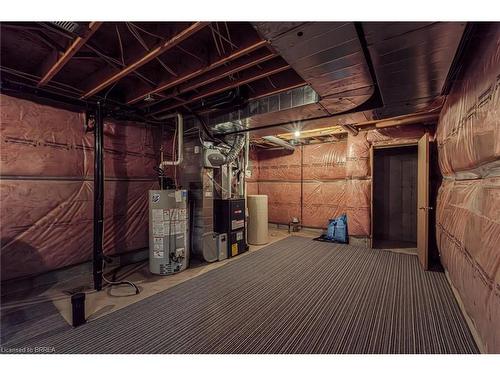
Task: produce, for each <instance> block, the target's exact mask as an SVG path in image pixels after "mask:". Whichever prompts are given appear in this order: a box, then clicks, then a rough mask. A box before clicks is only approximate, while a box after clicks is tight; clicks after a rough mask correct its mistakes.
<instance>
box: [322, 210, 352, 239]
mask: <svg viewBox="0 0 500 375" xmlns="http://www.w3.org/2000/svg"><path fill="white" fill-rule="evenodd" d="M326 238H327V239H329V240H332V241H335V242H340V243H348V234H347V215H346V214H342V215H340V216H339V217H337V218H335V219H330V221H329V222H328V228H327V230H326Z"/></svg>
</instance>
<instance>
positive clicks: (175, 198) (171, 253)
mask: <svg viewBox="0 0 500 375" xmlns="http://www.w3.org/2000/svg"><path fill="white" fill-rule="evenodd" d="M187 202H188V200H187V190H150V191H149V270H150V272H151V273H154V274H157V275H169V274H172V273H175V272H180V271H182V270H184V269H186V268H187V266H188V264H189V212H188V211H189V210H188V203H187Z"/></svg>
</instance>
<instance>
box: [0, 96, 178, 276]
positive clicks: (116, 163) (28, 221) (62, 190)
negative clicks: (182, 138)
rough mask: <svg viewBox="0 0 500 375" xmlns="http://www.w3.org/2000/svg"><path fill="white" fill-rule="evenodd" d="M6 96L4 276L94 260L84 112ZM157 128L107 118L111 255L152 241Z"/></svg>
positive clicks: (90, 141) (0, 190) (1, 165)
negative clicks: (150, 210)
mask: <svg viewBox="0 0 500 375" xmlns="http://www.w3.org/2000/svg"><path fill="white" fill-rule="evenodd" d="M0 98H1V108H0V112H1V140H0V141H1V145H2V158H1V160H0V172H1V175H2V179H1V180H0V195H1V201H2V205H1V208H0V214H1V217H2V227H1V231H0V234H1V242H2V249H1V264H2V266H1V276H2V280H6V279H12V278H16V277H22V276H29V275H35V274H39V273H42V272H46V271H50V270H53V269H57V268H60V267H65V266H69V265H72V264H77V263H81V262H84V261H87V260H89V259H91V254H92V225H93V177H92V176H93V168H94V164H93V163H94V160H93V159H94V158H93V145H94V138H93V133H92V132H86V131H85V123H84V116H83V115H82V114H81V113H75V112H70V111H66V110H61V109H57V108H53V107H50V106H45V105H40V104H37V103H34V102H31V101H27V100H22V99H18V98H13V97H9V96H6V95H1V97H0ZM157 131H158V130H155V132H157ZM159 134H160V133H158V134H153V130H152V128H150V127H148V126H146V125H142V124H135V123H128V122H109V121H107V122H105V124H104V148H105V150H104V151H105V152H104V160H105V178H106V180H105V184H104V185H105V212H104V215H105V225H104V226H105V229H104V231H105V232H104V252H105V253H106V254H114V253H120V252H126V251H131V250H137V249H141V248H146V247H147V246H148V233H147V231H148V228H147V213H148V211H147V198H146V197H147V191H148V190H149V189H151V188H152V187H154V186H156V181H157V177H156V175H155V172H154V171H153V167H154V166H155V165H157V164H158V161H157V155H158V149H159V144H158V145H156V144H154V142H153V140H157V139H159V137H158V135H159ZM165 149H167V150H168V145H165Z"/></svg>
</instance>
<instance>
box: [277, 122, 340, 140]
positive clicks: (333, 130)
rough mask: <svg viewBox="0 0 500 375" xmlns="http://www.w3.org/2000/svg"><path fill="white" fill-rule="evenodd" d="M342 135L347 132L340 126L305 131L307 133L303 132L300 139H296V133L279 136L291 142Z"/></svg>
mask: <svg viewBox="0 0 500 375" xmlns="http://www.w3.org/2000/svg"><path fill="white" fill-rule="evenodd" d="M341 133H345V130H344V129H342V128H341V127H340V126H338V125H335V126H329V127H326V128H320V129H312V130H305V131H302V132H301V133H300V135H299V136H298V137H296V136H295V134H294V133H284V134H278V137H280V138H283V139H286V140H290V139H303V138H311V137H322V136H325V135H330V136H331V135H334V134H341Z"/></svg>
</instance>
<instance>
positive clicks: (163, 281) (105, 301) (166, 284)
mask: <svg viewBox="0 0 500 375" xmlns="http://www.w3.org/2000/svg"><path fill="white" fill-rule="evenodd" d="M320 232H321V231H318V230H307V229H303V230H302V231H300V232H292V233H291V234H290V233H288V231H287V229H286V228H284V227H279V228H278V227H276V226H274V225H270V228H269V243H268V244H266V245H261V246H255V245H250V249H249V251H248V252H246V253H243V254H241V255H239V256H237V257H235V258H230V259H227V260H224V261H219V262H214V263H199V264H192V265H191V267H190V268H188V269H187V270H185V271H182V272H180V273H177V274H174V275H169V276H157V275H152V274H151V273H150V272H149V269H148V263H147V261H146V262H140V263H137V264H135V265H134V264H131V265H127V266H125V267H124V268H123V269H122V270H121V271H120V272H119V273H118V278H119V279H120V280H124V279H126V280H129V281H132V282H134V283H135V284H136V285H137V286H138V287H139V289H140V293H139V294H135V290H134V289H133V288H132V287H130V286H127V285H117V286H111V287H104V289H103V290H101V291H99V292H96V291H94V290H93V289H91V285H92V283H91V275H83V276H82V275H79V276H76V277H74V278H69V279H67V280H65V281H64V282H59V283H57V284H54V285H51V286H50V287H49V288H41V289H38V288H33V289H32V290H30V291H29V292H25V293H22V294H21V295H19V296H17V297H16V298H14V299H13V300H11V301H8V302H6V301H2V310H4V309H5V310H15V309H16V308H17V307H21V308H25V307H28V308H30V309H36V308H37V307H36V306H37V305H38V304H43V303H47V302H51V303H52V304H53V306H54V307H55V308H56V309H57V311H59V313H60V314H61V316H62V317H63V318H64V319H65V320H66V321H67V322H68V324H71V320H72V316H71V294H73V293H75V292H85V293H86V301H85V310H86V316H87V319H88V320H89V321H91V320H95V319H98V318H100V317H102V316H105V315H107V314H109V313H111V312H114V311H117V310H120V309H122V308H123V307H126V306H129V305H131V304H134V303H136V302H138V301H141V300H143V299H145V298H147V297H150V296H152V295H154V294H157V293H159V292H161V291H164V290H166V289H169V288H171V287H173V286H175V285H178V284H180V283H182V282H184V281H186V280H190V279H192V278H194V277H197V276H199V275H202V274H204V273H206V272H208V271H210V270H213V269H216V268H219V267H224V266H225V265H226V264H228V263H230V262H233V261H235V260H237V259H241V258H242V257H245V256H247V255H248V254H249V253H252V252H255V251H259V250H261V249H262V248H264V247H266V246H268V245H270V244H272V243H274V242H276V241H279V240H281V239H284V238H286V237H289V236H302V237H309V238H314V237H317V236H319V234H321V233H320ZM391 251H394V252H403V253H407V254H412V253H413V254H415V253H414V249H391ZM193 263H194V262H193ZM29 306H31V307H29Z"/></svg>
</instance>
